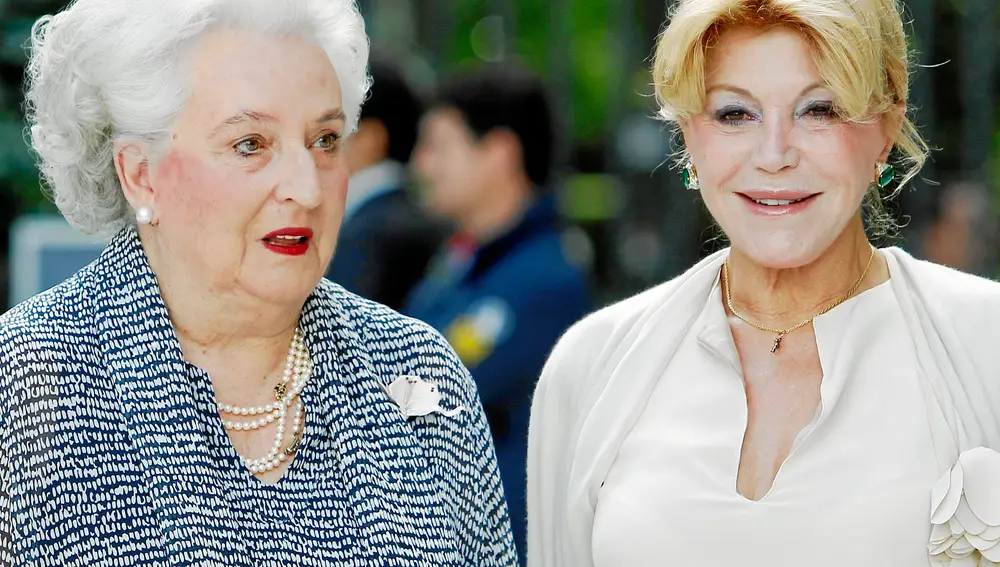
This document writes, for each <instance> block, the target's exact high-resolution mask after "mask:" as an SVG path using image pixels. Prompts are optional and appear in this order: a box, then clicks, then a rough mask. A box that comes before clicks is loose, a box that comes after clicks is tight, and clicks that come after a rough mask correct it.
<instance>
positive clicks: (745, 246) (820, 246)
mask: <svg viewBox="0 0 1000 567" xmlns="http://www.w3.org/2000/svg"><path fill="white" fill-rule="evenodd" d="M827 248H829V245H826V244H824V243H820V242H815V241H811V240H808V239H804V238H801V237H795V238H777V239H766V240H757V239H754V240H750V241H748V242H745V243H741V242H736V241H734V242H733V251H734V252H735V253H739V254H740V255H742V256H745V257H746V258H747V259H749V260H750V261H752V262H753V263H754V264H757V265H758V266H760V267H763V268H770V269H773V270H782V269H794V268H801V267H802V266H807V265H809V264H811V263H812V262H815V261H816V259H817V258H819V257H820V256H822V255H823V252H824V251H825V250H826V249H827Z"/></svg>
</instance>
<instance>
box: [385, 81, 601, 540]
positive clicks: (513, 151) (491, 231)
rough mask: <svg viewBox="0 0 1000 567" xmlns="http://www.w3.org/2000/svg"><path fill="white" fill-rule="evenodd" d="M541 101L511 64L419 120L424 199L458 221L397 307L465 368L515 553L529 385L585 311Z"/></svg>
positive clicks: (521, 514) (447, 94)
mask: <svg viewBox="0 0 1000 567" xmlns="http://www.w3.org/2000/svg"><path fill="white" fill-rule="evenodd" d="M549 104H550V103H549V100H548V93H547V92H546V90H545V87H544V86H543V85H542V83H541V81H540V80H539V79H538V78H537V77H535V76H534V75H531V74H529V73H528V72H526V71H523V70H519V69H517V68H512V67H492V68H485V69H481V70H479V71H476V72H472V73H468V74H465V75H462V76H459V77H457V78H455V79H454V80H453V81H451V82H450V83H448V84H447V85H445V86H444V87H443V88H442V89H441V91H440V93H439V95H438V97H437V99H436V101H435V102H434V104H433V106H432V108H431V110H430V112H429V113H428V114H427V115H426V117H425V118H424V121H423V125H422V129H421V135H420V140H419V143H418V146H417V150H416V152H415V155H414V167H415V169H416V170H417V172H418V173H419V176H420V180H421V182H422V187H423V189H424V191H425V192H426V200H427V203H428V206H429V207H430V209H431V210H432V211H433V213H435V214H436V215H439V216H441V217H445V218H448V219H451V220H453V221H454V222H456V223H457V225H458V227H459V228H458V232H457V234H455V236H454V237H453V238H452V239H451V240H450V241H449V243H448V245H447V246H446V248H445V249H444V250H443V251H442V252H441V254H440V256H439V257H438V259H437V260H436V262H435V263H433V264H432V266H431V269H430V271H429V272H428V275H427V277H426V279H425V280H424V281H423V282H422V283H421V284H420V285H419V286H418V287H417V288H416V290H415V291H414V293H413V295H412V296H411V298H410V300H409V302H408V304H407V307H406V309H405V312H406V313H407V314H408V315H411V316H413V317H416V318H418V319H421V320H423V321H426V322H428V323H430V324H431V325H432V326H434V327H435V328H437V329H439V330H440V331H442V332H443V333H444V335H445V338H447V339H448V341H449V342H450V343H451V345H452V346H453V347H454V348H455V350H456V352H457V353H458V354H459V356H460V357H461V359H462V361H463V362H464V363H465V364H466V365H467V366H468V367H469V369H470V370H471V372H472V375H473V378H474V379H475V381H476V384H477V386H478V387H479V393H480V396H481V397H482V399H483V404H484V406H485V407H486V414H487V416H488V418H489V422H490V426H491V428H492V430H493V436H494V440H495V442H496V446H497V454H498V458H499V460H500V472H501V478H502V479H503V484H504V489H505V493H506V495H507V498H508V502H509V504H510V509H511V519H512V525H513V527H514V534H515V539H516V540H517V541H518V543H519V545H520V546H521V549H522V551H523V545H524V522H525V504H524V490H525V473H524V470H525V469H524V467H525V454H526V450H527V431H528V415H529V408H530V398H531V391H532V388H533V387H534V384H535V382H536V380H537V379H538V374H539V372H540V371H541V368H542V364H543V363H544V361H545V357H546V356H547V355H548V353H549V351H550V349H551V348H552V345H554V344H555V342H556V340H557V339H558V337H559V336H560V335H561V334H562V333H563V331H565V330H566V328H568V327H569V326H570V325H571V324H572V323H574V322H575V321H577V320H579V319H580V318H581V317H582V316H583V315H585V314H586V313H587V312H588V311H589V310H590V309H591V301H590V298H589V293H588V289H587V283H586V279H585V276H584V274H583V273H581V270H580V269H578V268H577V267H576V266H575V265H574V264H573V263H571V262H570V260H569V259H568V258H567V255H566V253H565V252H564V250H563V244H562V242H563V241H562V237H561V229H560V219H559V215H558V213H557V210H556V199H555V195H554V193H553V191H552V190H551V180H550V177H551V172H552V162H553V154H554V124H553V117H552V109H551V108H550V106H549Z"/></svg>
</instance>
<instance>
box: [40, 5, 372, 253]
mask: <svg viewBox="0 0 1000 567" xmlns="http://www.w3.org/2000/svg"><path fill="white" fill-rule="evenodd" d="M219 27H225V28H227V29H238V30H251V31H255V32H259V33H263V34H276V35H281V36H286V35H297V36H300V37H304V38H306V39H308V40H310V41H314V42H316V44H318V45H319V46H321V47H322V48H323V50H324V51H325V52H326V54H327V56H328V57H329V58H330V62H331V63H332V65H333V68H334V70H335V71H336V73H337V78H338V79H339V82H340V89H341V96H342V104H343V109H344V113H345V115H346V122H347V124H346V133H347V134H350V133H352V132H353V131H354V130H355V128H356V127H357V123H358V116H359V114H360V111H361V104H362V102H363V100H364V98H365V96H366V94H367V92H368V88H369V86H370V85H371V78H370V77H369V75H368V56H369V43H368V37H367V35H366V34H365V25H364V20H362V18H361V14H360V13H359V11H358V8H357V6H356V5H355V2H354V0H282V1H280V2H277V1H275V0H128V1H123V0H76V1H75V2H73V3H72V4H70V5H69V6H68V7H67V8H66V9H65V10H63V11H62V12H60V13H58V14H56V15H54V16H43V17H42V18H40V19H39V20H38V21H37V22H35V25H34V27H33V29H32V34H31V53H30V60H29V63H28V67H27V79H26V81H27V85H26V86H27V89H26V112H27V119H28V125H29V132H30V140H31V146H32V147H33V148H34V150H35V152H37V154H38V158H39V162H40V169H41V172H42V178H43V180H44V182H45V183H46V185H47V186H48V189H49V190H50V191H51V193H52V196H53V199H54V201H55V204H56V206H58V207H59V210H60V211H61V212H62V214H63V216H65V217H66V219H67V220H68V221H69V223H70V224H71V225H73V226H75V227H76V228H78V229H79V230H81V231H83V232H85V233H87V234H108V233H112V232H116V231H117V230H119V229H121V228H123V227H124V226H126V225H127V224H129V223H132V222H134V215H133V212H132V210H131V207H130V206H129V204H128V202H127V201H126V200H125V197H124V195H123V193H122V188H121V185H120V183H119V180H118V175H117V173H116V171H115V165H114V155H113V154H114V146H115V144H116V143H117V142H119V141H124V140H141V141H145V142H146V143H148V144H149V146H150V147H151V148H153V151H154V152H157V151H163V149H164V148H165V145H166V143H167V142H168V140H169V131H170V127H171V125H172V124H173V122H174V119H175V118H176V117H177V115H178V114H179V112H180V111H181V109H182V108H183V107H184V105H185V104H186V102H187V100H188V96H189V92H190V85H188V84H187V83H188V82H189V81H188V79H187V75H186V74H185V73H184V70H183V69H182V68H181V66H182V65H181V63H182V59H183V55H184V53H185V52H186V51H187V50H188V49H189V48H190V47H191V46H192V45H193V44H194V43H196V41H197V39H198V38H200V37H201V36H202V35H204V34H205V33H206V32H207V31H209V30H211V29H213V28H219Z"/></svg>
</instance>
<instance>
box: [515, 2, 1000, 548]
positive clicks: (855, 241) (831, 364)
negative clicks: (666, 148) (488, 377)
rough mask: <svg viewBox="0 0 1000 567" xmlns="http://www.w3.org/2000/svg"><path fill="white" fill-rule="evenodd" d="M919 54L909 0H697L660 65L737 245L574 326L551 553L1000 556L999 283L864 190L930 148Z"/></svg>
mask: <svg viewBox="0 0 1000 567" xmlns="http://www.w3.org/2000/svg"><path fill="white" fill-rule="evenodd" d="M906 61H907V53H906V38H905V34H904V31H903V24H902V21H901V16H900V6H899V4H898V2H897V0H680V1H679V2H678V3H677V5H676V8H675V11H674V13H673V15H672V18H671V21H670V23H669V26H668V27H667V28H666V29H665V30H664V32H663V33H662V35H661V37H660V38H659V43H658V46H657V50H656V57H655V66H654V79H655V85H656V90H657V94H658V99H659V101H660V104H661V109H662V114H663V116H664V117H665V118H666V119H667V120H670V121H671V122H673V123H674V124H676V125H677V126H678V127H679V129H680V131H681V132H682V133H683V137H684V142H685V147H686V150H685V154H684V165H685V168H684V175H683V177H684V180H685V182H686V184H687V186H688V187H689V188H690V189H696V190H698V191H700V193H701V196H702V198H703V199H704V202H705V204H706V205H707V207H708V210H709V211H710V212H711V214H712V216H713V217H714V219H715V221H716V222H717V223H718V225H719V226H720V227H721V229H722V230H723V231H724V232H725V234H726V236H727V237H728V239H729V241H730V242H731V248H729V249H727V250H724V251H721V252H719V253H717V254H715V255H712V256H711V257H709V258H707V259H705V260H704V261H702V262H701V263H699V264H698V265H696V266H694V267H693V268H691V269H690V270H689V271H688V272H686V273H685V274H683V275H681V276H679V277H678V278H676V279H674V280H672V281H670V282H667V283H665V284H663V285H661V286H658V287H656V288H654V289H651V290H649V291H647V292H645V293H642V294H640V295H637V296H635V297H633V298H631V299H628V300H626V301H624V302H621V303H619V304H617V305H614V306H611V307H609V308H606V309H604V310H602V311H599V312H597V313H596V314H594V315H592V316H590V317H588V318H587V319H585V320H584V321H583V322H581V323H579V324H578V325H576V326H575V327H574V328H572V329H571V330H570V331H569V332H568V333H567V334H566V335H565V336H564V337H563V339H562V340H561V342H560V343H559V345H558V346H557V347H556V349H555V351H554V353H553V354H552V356H551V359H550V361H549V363H548V364H547V366H546V369H545V371H544V374H543V377H542V379H541V382H540V384H539V385H538V389H537V393H536V397H535V401H534V406H533V409H532V425H531V434H530V441H529V444H530V449H529V465H528V516H529V518H528V527H529V536H528V547H529V561H528V563H529V565H530V566H532V567H541V566H545V567H555V566H560V567H562V566H566V567H570V566H571V567H612V566H614V567H617V566H624V565H627V566H629V567H644V566H654V565H655V566H660V565H678V566H680V565H683V566H685V567H689V566H695V567H697V566H720V567H721V566H729V565H745V566H764V565H768V566H773V565H780V566H796V567H798V566H801V565H809V566H811V567H817V566H819V567H822V566H843V565H865V566H868V565H879V566H881V565H899V566H906V567H916V566H920V565H924V566H926V565H929V564H931V563H932V562H934V563H936V564H947V563H948V562H950V561H952V560H955V564H956V565H994V564H995V562H1000V545H998V544H997V542H998V541H1000V453H998V452H997V451H998V450H1000V349H998V348H997V344H996V340H997V336H998V334H1000V323H998V320H1000V285H997V284H995V283H992V282H989V281H986V280H982V279H978V278H976V277H973V276H970V275H965V274H961V273H959V272H955V271H951V270H950V269H946V268H943V267H940V266H936V265H932V264H929V263H925V262H921V261H918V260H915V259H914V258H912V257H910V256H908V255H907V254H906V253H905V252H903V251H902V250H899V249H896V248H889V249H885V250H876V249H875V248H874V247H873V246H872V244H870V243H869V238H868V236H867V235H866V226H873V223H870V222H869V223H867V224H866V222H865V219H864V218H863V215H862V209H863V208H864V209H868V207H862V202H863V201H865V200H866V199H868V200H869V202H870V203H875V202H876V201H877V199H878V198H879V195H880V193H890V194H891V191H881V190H883V189H885V188H887V187H890V186H891V184H892V182H893V178H894V177H897V178H898V180H899V182H900V183H903V182H905V181H906V180H907V179H909V178H910V177H912V176H913V175H914V174H916V172H917V170H918V168H919V167H920V165H921V164H922V162H923V160H924V156H925V149H924V148H925V147H926V146H925V145H924V143H923V142H922V141H921V139H920V137H919V135H918V134H917V132H916V129H915V128H914V126H913V125H912V124H911V123H910V121H909V120H908V119H907V118H906V114H905V111H906V108H905V105H906V98H907V79H908V77H907V67H906ZM869 220H871V219H869ZM876 224H877V223H876Z"/></svg>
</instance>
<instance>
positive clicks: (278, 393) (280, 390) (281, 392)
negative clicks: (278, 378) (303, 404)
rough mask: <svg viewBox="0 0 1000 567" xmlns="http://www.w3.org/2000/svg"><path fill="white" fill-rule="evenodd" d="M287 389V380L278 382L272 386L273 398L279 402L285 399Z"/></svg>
mask: <svg viewBox="0 0 1000 567" xmlns="http://www.w3.org/2000/svg"><path fill="white" fill-rule="evenodd" d="M287 391H288V382H281V383H280V384H278V385H277V386H275V387H274V399H276V400H278V401H279V402H280V401H281V400H283V399H285V394H286V393H287Z"/></svg>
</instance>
